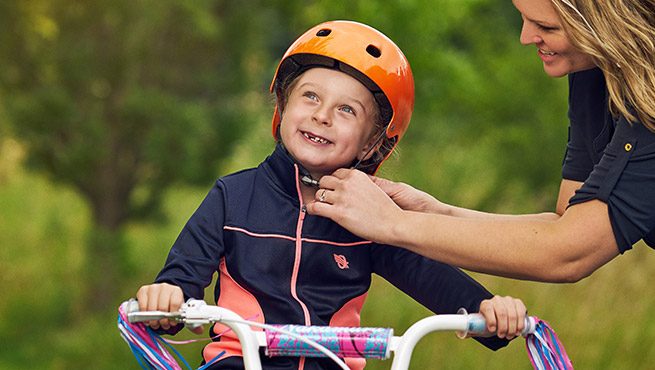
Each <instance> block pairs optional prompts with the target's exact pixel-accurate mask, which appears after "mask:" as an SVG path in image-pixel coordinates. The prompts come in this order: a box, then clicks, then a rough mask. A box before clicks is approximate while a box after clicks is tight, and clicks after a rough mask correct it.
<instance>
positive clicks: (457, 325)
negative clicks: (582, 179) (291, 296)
mask: <svg viewBox="0 0 655 370" xmlns="http://www.w3.org/2000/svg"><path fill="white" fill-rule="evenodd" d="M131 302H133V303H130V304H128V306H131V307H128V309H127V318H128V322H141V321H153V320H161V319H164V318H169V319H173V320H176V321H178V322H181V323H184V324H185V325H187V326H189V327H194V326H198V325H204V324H211V323H221V324H223V325H226V326H227V327H229V328H230V329H231V330H233V331H234V333H235V334H236V335H237V337H238V339H239V341H240V342H241V348H242V352H243V361H244V365H245V368H246V369H247V370H261V369H262V367H261V360H260V357H259V348H260V347H263V348H267V350H269V349H270V348H268V347H267V346H268V345H270V344H271V343H272V341H271V340H267V333H266V332H265V331H254V330H252V329H251V326H262V327H265V328H267V329H271V330H273V331H282V332H283V334H287V335H291V336H294V337H296V336H295V334H293V333H290V332H288V331H285V330H283V329H280V328H279V327H271V326H270V325H262V324H257V323H253V322H249V321H246V320H244V319H243V318H241V317H240V316H239V315H237V314H236V313H234V312H232V311H230V310H228V309H226V308H223V307H219V306H212V305H207V304H206V303H205V302H204V301H201V300H194V299H191V300H189V301H188V302H187V303H185V304H184V305H183V306H182V308H181V309H180V311H179V312H174V313H170V312H162V311H146V312H138V311H137V310H138V304H136V301H134V300H132V301H131ZM294 327H300V328H313V329H314V330H318V331H321V328H325V330H330V331H333V330H334V329H335V328H334V327H315V326H314V327H312V326H310V327H303V326H294ZM535 328H536V325H535V318H534V317H526V325H525V329H524V330H523V332H522V333H521V334H522V335H523V336H524V337H525V336H527V335H529V334H532V333H534V332H535ZM338 329H343V330H345V331H348V330H361V329H362V328H338ZM364 329H366V328H364ZM370 329H379V328H370ZM389 330H390V333H389V335H388V336H387V338H386V340H387V342H386V343H378V344H380V347H381V351H382V352H381V353H378V354H377V355H378V357H376V358H389V357H390V352H393V353H394V356H393V361H392V364H391V370H406V369H408V368H409V363H410V360H411V356H412V352H413V351H414V348H415V346H416V344H417V343H418V341H419V340H420V339H421V338H423V337H424V336H425V335H427V334H429V333H432V332H435V331H456V332H458V336H459V337H460V338H465V337H467V336H469V335H471V336H477V335H492V334H493V333H490V332H488V331H487V330H486V321H485V319H484V317H483V316H482V315H481V314H468V313H466V311H465V310H460V313H458V314H453V315H434V316H430V317H426V318H424V319H422V320H419V321H417V322H416V323H414V324H413V325H412V326H411V327H410V328H409V329H407V331H406V332H405V333H404V334H403V335H402V336H394V335H393V330H391V329H389ZM269 339H270V337H269ZM296 339H299V340H302V341H303V342H305V343H307V342H308V341H309V342H314V341H313V340H306V338H305V339H301V338H296ZM383 340H384V339H383ZM285 342H288V341H285ZM309 344H310V345H312V346H315V345H316V344H317V346H315V347H316V348H318V350H319V351H320V352H322V353H323V354H324V355H325V356H327V357H330V358H332V359H333V360H335V362H337V363H339V365H340V366H341V367H342V368H344V369H348V367H347V366H346V365H345V363H343V361H342V360H341V359H339V358H338V357H337V356H336V355H335V354H334V353H332V352H331V351H330V350H328V349H327V348H325V346H324V343H315V342H314V343H313V344H312V343H309ZM367 346H368V344H367ZM319 347H320V348H319ZM304 349H305V350H306V346H305V348H304ZM282 351H283V352H280V353H278V355H289V356H293V355H297V354H296V352H293V351H294V349H291V351H292V352H284V350H282ZM365 357H374V356H365Z"/></svg>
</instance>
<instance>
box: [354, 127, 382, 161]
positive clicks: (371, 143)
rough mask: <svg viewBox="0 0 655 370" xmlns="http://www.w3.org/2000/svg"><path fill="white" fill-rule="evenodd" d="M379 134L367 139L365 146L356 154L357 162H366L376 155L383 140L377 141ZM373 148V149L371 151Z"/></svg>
mask: <svg viewBox="0 0 655 370" xmlns="http://www.w3.org/2000/svg"><path fill="white" fill-rule="evenodd" d="M379 135H380V133H378V134H374V135H371V137H370V138H369V139H368V141H367V142H366V144H365V145H364V146H363V147H362V149H360V151H359V153H357V160H360V161H361V160H362V158H363V160H368V159H369V158H371V157H372V156H373V154H375V153H377V151H378V150H380V146H382V141H383V140H378V137H379ZM371 147H373V149H371Z"/></svg>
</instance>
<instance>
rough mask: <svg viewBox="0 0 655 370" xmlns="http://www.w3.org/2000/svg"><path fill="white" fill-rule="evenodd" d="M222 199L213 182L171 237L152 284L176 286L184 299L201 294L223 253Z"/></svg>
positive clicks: (218, 188) (220, 190)
mask: <svg viewBox="0 0 655 370" xmlns="http://www.w3.org/2000/svg"><path fill="white" fill-rule="evenodd" d="M223 200H224V193H223V190H222V187H221V186H220V182H217V183H216V184H215V185H214V187H213V188H212V189H211V190H210V191H209V194H208V195H207V196H206V197H205V199H204V200H203V202H202V203H201V204H200V206H199V207H198V209H197V210H196V211H195V213H194V214H193V215H192V216H191V218H190V219H189V221H188V222H187V223H186V225H185V226H184V228H183V229H182V231H181V232H180V235H179V236H178V237H177V240H175V243H174V244H173V247H172V248H171V250H170V252H169V253H168V258H167V259H166V264H165V265H164V268H163V269H162V270H161V271H160V272H159V275H157V278H156V280H155V282H156V283H162V282H166V283H169V284H173V285H177V286H179V287H180V288H182V291H183V292H184V297H185V299H188V298H197V299H202V298H203V297H204V291H205V288H206V287H207V286H209V284H211V282H212V277H213V275H214V272H215V271H216V270H217V269H218V265H219V262H220V259H221V257H223V254H224V247H223V221H224V201H223Z"/></svg>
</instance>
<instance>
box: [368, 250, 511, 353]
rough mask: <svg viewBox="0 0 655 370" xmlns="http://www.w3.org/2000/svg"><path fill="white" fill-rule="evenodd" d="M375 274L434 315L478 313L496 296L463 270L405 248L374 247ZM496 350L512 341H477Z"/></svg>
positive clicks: (481, 339) (488, 339) (492, 339)
mask: <svg viewBox="0 0 655 370" xmlns="http://www.w3.org/2000/svg"><path fill="white" fill-rule="evenodd" d="M373 248H374V250H373V251H372V252H373V253H372V255H373V256H374V258H373V272H375V273H376V274H378V275H380V276H381V277H383V278H384V279H385V280H387V281H388V282H390V283H391V284H393V285H394V286H395V287H396V288H398V289H400V290H401V291H403V292H404V293H405V294H407V295H409V296H410V297H412V298H413V299H415V300H416V301H417V302H419V303H420V304H422V305H423V306H425V307H426V308H428V309H429V310H430V311H432V312H434V313H435V314H454V313H457V310H458V309H459V308H461V307H463V308H465V309H466V310H467V311H468V312H478V311H479V308H480V303H481V302H482V301H483V300H485V299H488V298H492V297H493V295H492V294H491V293H490V292H489V291H487V290H486V289H485V288H484V287H483V286H482V285H480V283H478V282H477V281H475V280H474V279H473V278H471V277H470V276H469V275H467V274H466V273H464V272H463V271H462V270H460V269H458V268H456V267H453V266H451V265H447V264H444V263H441V262H437V261H434V260H432V259H429V258H425V257H423V256H420V255H418V254H416V253H413V252H411V251H408V250H406V249H402V248H396V247H392V246H386V245H377V246H374V247H373ZM475 339H476V340H477V341H478V342H480V343H482V344H483V345H485V346H486V347H488V348H490V349H492V350H497V349H499V348H502V347H504V346H506V345H507V344H508V343H509V341H508V340H506V339H500V338H498V337H496V336H494V337H489V338H475Z"/></svg>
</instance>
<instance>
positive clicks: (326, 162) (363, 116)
mask: <svg viewBox="0 0 655 370" xmlns="http://www.w3.org/2000/svg"><path fill="white" fill-rule="evenodd" d="M376 112H377V105H376V103H375V99H374V98H373V94H372V93H371V92H370V91H369V90H368V89H367V88H366V87H365V86H364V85H362V84H361V83H360V82H359V81H357V80H356V79H354V78H353V77H351V76H350V75H347V74H345V73H343V72H340V71H336V70H332V69H325V68H312V69H310V70H308V71H306V72H304V73H303V74H302V75H301V76H300V77H299V80H298V81H297V82H296V84H295V86H294V87H293V89H292V90H291V94H290V95H289V100H288V102H287V106H286V109H285V110H284V113H283V114H282V122H281V124H280V136H281V139H282V142H283V143H284V146H285V147H286V148H287V150H288V151H289V153H291V155H293V157H294V158H295V159H296V160H297V161H298V163H300V164H301V165H302V166H303V167H304V168H305V169H307V170H308V171H309V172H310V173H311V175H312V177H313V178H315V179H318V178H320V177H321V176H323V175H327V174H331V173H332V172H333V171H334V170H336V169H338V168H341V167H347V166H350V165H351V164H352V162H353V161H354V160H355V158H357V159H361V158H362V157H363V156H364V155H365V154H366V151H367V149H368V148H369V147H370V145H372V142H373V137H372V136H373V135H372V131H373V126H374V124H373V122H374V117H375V114H376Z"/></svg>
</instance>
